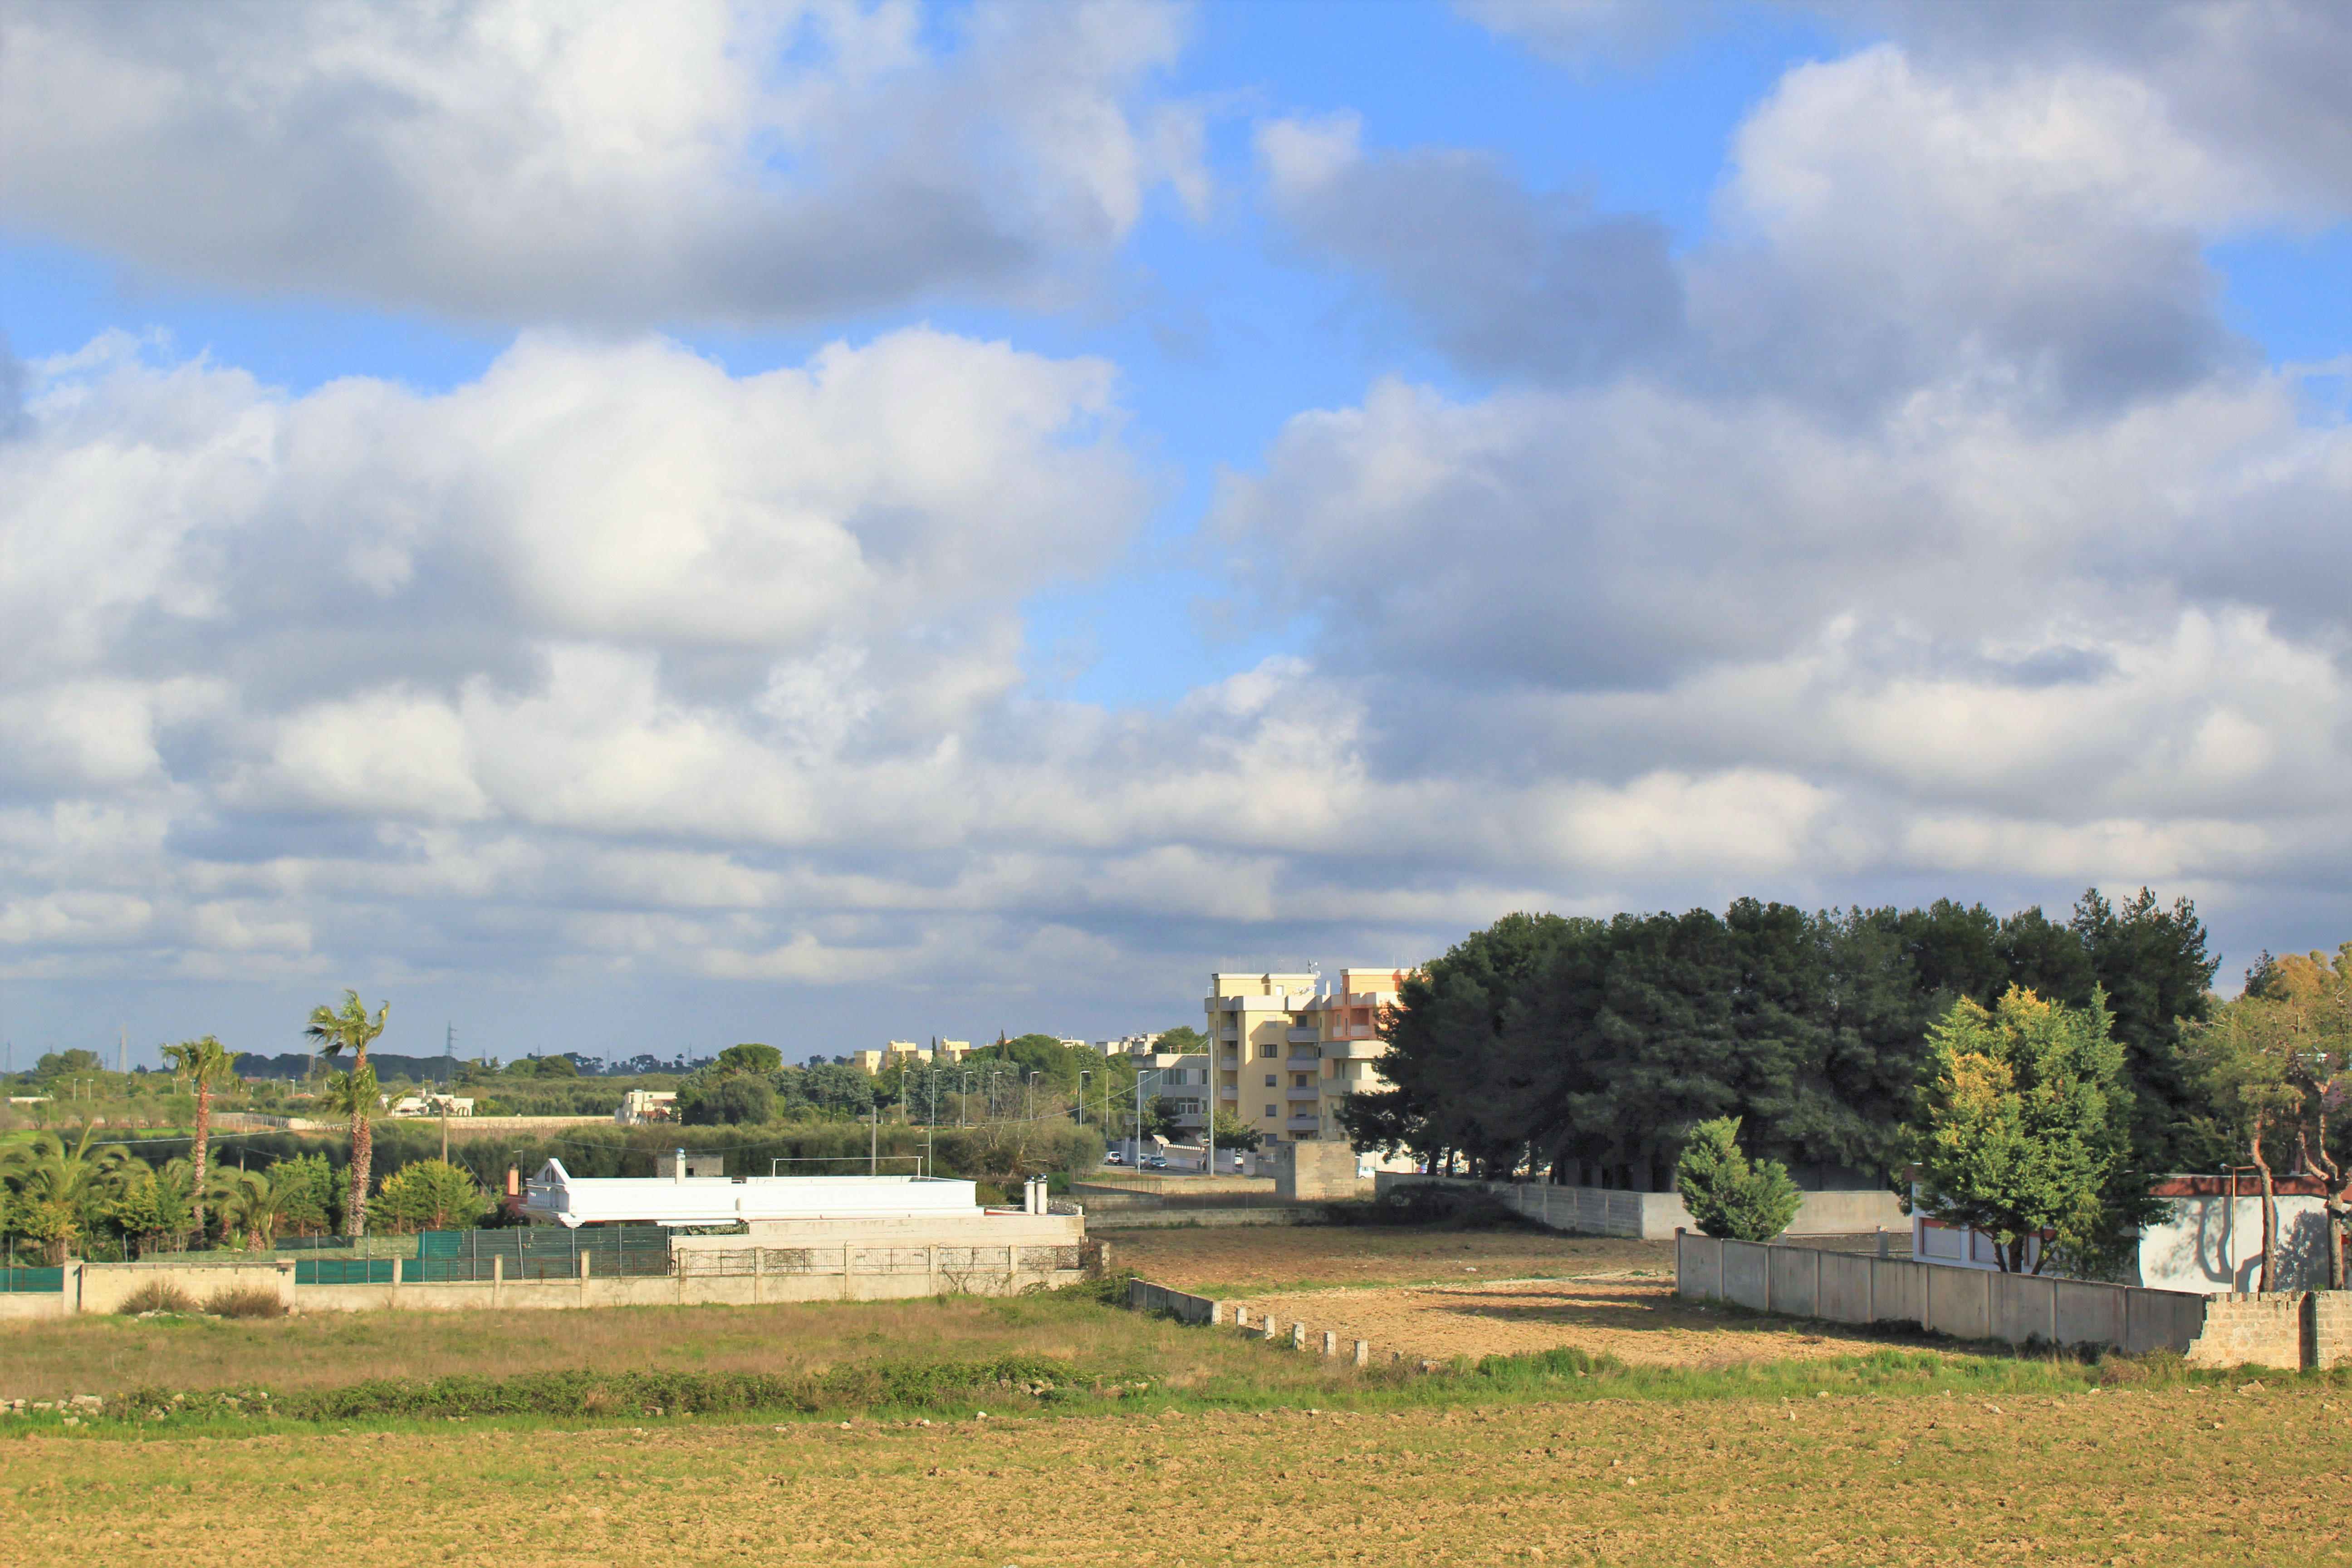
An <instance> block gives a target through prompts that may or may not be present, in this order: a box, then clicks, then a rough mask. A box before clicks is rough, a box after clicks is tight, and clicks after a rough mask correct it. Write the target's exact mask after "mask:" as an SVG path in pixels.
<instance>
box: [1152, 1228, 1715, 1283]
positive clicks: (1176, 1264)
mask: <svg viewBox="0 0 2352 1568" xmlns="http://www.w3.org/2000/svg"><path fill="white" fill-rule="evenodd" d="M1108 1239H1109V1241H1110V1245H1111V1263H1112V1266H1113V1267H1114V1268H1121V1269H1132V1270H1134V1271H1135V1272H1136V1273H1138V1274H1140V1275H1142V1276H1143V1277H1144V1278H1145V1279H1150V1280H1152V1281H1154V1282H1155V1283H1157V1284H1161V1285H1168V1286H1172V1287H1173V1288H1175V1289H1179V1290H1205V1291H1211V1292H1212V1293H1217V1294H1223V1293H1227V1292H1231V1293H1236V1294H1238V1293H1241V1292H1244V1291H1251V1290H1256V1291H1276V1290H1282V1289H1297V1288H1299V1287H1314V1286H1326V1285H1422V1284H1428V1283H1431V1282H1433V1281H1435V1280H1440V1279H1471V1278H1474V1277H1475V1278H1482V1279H1528V1278H1536V1277H1550V1278H1556V1277H1560V1276H1566V1275H1576V1274H1605V1273H1617V1272H1622V1271H1626V1270H1633V1269H1646V1270H1651V1271H1654V1272H1656V1273H1659V1274H1663V1275H1666V1276H1669V1277H1670V1276H1672V1274H1673V1273H1674V1268H1675V1247H1674V1243H1672V1242H1670V1241H1626V1240H1620V1239H1618V1238H1616V1237H1579V1236H1562V1235H1559V1233H1557V1232H1552V1231H1535V1230H1519V1229H1517V1228H1513V1229H1508V1230H1472V1231H1448V1230H1427V1229H1421V1228H1406V1227H1403V1226H1234V1227H1231V1228H1228V1229H1216V1230H1211V1229H1201V1230H1183V1229H1171V1230H1132V1231H1129V1230H1122V1231H1115V1232H1111V1233H1109V1236H1108Z"/></svg>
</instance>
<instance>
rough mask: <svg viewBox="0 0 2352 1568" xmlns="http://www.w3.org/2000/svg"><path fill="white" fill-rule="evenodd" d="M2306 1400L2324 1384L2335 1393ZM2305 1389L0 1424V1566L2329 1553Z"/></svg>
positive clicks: (2322, 1401)
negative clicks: (475, 1424) (1203, 1411)
mask: <svg viewBox="0 0 2352 1568" xmlns="http://www.w3.org/2000/svg"><path fill="white" fill-rule="evenodd" d="M2331 1405H2333V1406H2334V1408H2330V1406H2331ZM2347 1408H2352V1398H2347V1394H2345V1392H2344V1391H2343V1390H2341V1389H2329V1388H2326V1387H2321V1386H2316V1385H2312V1384H2303V1385H2298V1386H2294V1387H2292V1388H2281V1389H2276V1390H2273V1391H2268V1392H2264V1391H2261V1390H2259V1389H2257V1390H2256V1391H2255V1392H2252V1393H2250V1394H2232V1393H2231V1392H2229V1391H2228V1390H2227V1389H2220V1390H2207V1389H2194V1388H2175V1389H2170V1390H2168V1391H2165V1392H2160V1393H2146V1392H2140V1391H2136V1390H2120V1391H2118V1390H2109V1391H2107V1392H2105V1393H2101V1394H2071V1395H2065V1396H2037V1397H2032V1398H2023V1399H2011V1400H2010V1401H2009V1402H2008V1403H2007V1404H2006V1405H1995V1404H1993V1403H1991V1402H1989V1401H1981V1400H1970V1399H1967V1398H1944V1397H1934V1396H1925V1397H1895V1396H1885V1395H1869V1396H1859V1397H1840V1398H1834V1399H1820V1400H1813V1399H1806V1400H1801V1401H1796V1402H1788V1401H1781V1400H1777V1399H1776V1400H1764V1399H1721V1398H1718V1399H1705V1400H1696V1401H1691V1402H1688V1403H1684V1404H1661V1403H1657V1402H1646V1401H1645V1402H1641V1403H1631V1402H1619V1401H1593V1402H1585V1403H1570V1404H1527V1405H1510V1406H1502V1407H1495V1408H1489V1409H1476V1408H1470V1407H1455V1408H1453V1409H1441V1410H1429V1409H1422V1410H1412V1411H1406V1412H1402V1413H1397V1414H1372V1413H1368V1412H1358V1413H1343V1414H1332V1413H1325V1414H1320V1415H1310V1414H1308V1413H1307V1412H1305V1411H1301V1410H1290V1411H1284V1412H1276V1413H1274V1414H1271V1415H1243V1414H1235V1413H1221V1414H1210V1415H1181V1416H1176V1415H1163V1416H1156V1417H1154V1416H1139V1415H1129V1416H1123V1417H1121V1416H1110V1417H1099V1416H1096V1417H1082V1418H1066V1419H1062V1420H1052V1419H1044V1418H1034V1417H1031V1418H1024V1419H1020V1420H1004V1419H997V1420H988V1421H958V1422H942V1423H940V1425H937V1426H906V1425H899V1426H875V1425H872V1424H870V1423H866V1422H862V1421H861V1422H858V1423H856V1424H855V1425H854V1426H848V1427H846V1428H845V1427H841V1426H790V1427H785V1428H782V1429H777V1428H772V1427H770V1426H719V1425H716V1424H710V1425H706V1424H703V1423H701V1422H694V1423H688V1424H678V1425H671V1426H657V1427H654V1428H651V1429H648V1430H646V1431H645V1432H642V1433H639V1432H632V1431H629V1430H627V1429H625V1428H624V1429H612V1428H607V1429H602V1430H593V1431H581V1432H552V1431H511V1430H508V1431H501V1430H476V1431H467V1432H464V1433H462V1434H460V1433H457V1432H455V1431H453V1432H452V1433H451V1434H450V1435H448V1436H441V1435H438V1434H428V1435H413V1434H382V1435H374V1436H368V1435H358V1436H352V1437H348V1438H344V1439H342V1440H341V1441H336V1440H334V1439H332V1438H324V1437H322V1438H315V1439H314V1438H301V1439H297V1438H292V1437H285V1436H276V1437H255V1438H231V1439H223V1438H211V1439H200V1440H184V1439H183V1440H171V1439H150V1440H147V1441H127V1440H118V1439H97V1438H80V1439H76V1438H68V1437H37V1438H35V1437H23V1438H15V1439H9V1440H6V1441H5V1442H0V1509H5V1517H6V1519H7V1524H6V1526H5V1529H0V1562H5V1563H10V1564H15V1563H28V1564H29V1563H43V1564H47V1563H103V1564H106V1565H108V1568H184V1564H187V1563H287V1562H311V1561H317V1562H321V1563H335V1564H337V1565H338V1568H414V1565H415V1564H420V1563H448V1564H464V1565H477V1564H478V1565H480V1568H591V1565H596V1568H603V1565H614V1568H641V1565H643V1564H648V1563H658V1564H661V1565H663V1568H701V1565H703V1564H721V1563H725V1564H737V1563H750V1564H762V1565H769V1564H772V1565H778V1568H783V1565H796V1564H823V1565H824V1568H866V1565H877V1568H879V1565H891V1568H898V1565H902V1564H932V1563H942V1564H944V1563H955V1564H963V1565H972V1564H978V1565H981V1568H999V1565H1002V1564H1018V1565H1020V1568H1043V1565H1046V1564H1065V1563H1068V1564H1081V1563H1082V1564H1089V1565H1092V1564H1100V1563H1151V1564H1154V1565H1155V1568H1161V1565H1166V1568H1176V1565H1182V1564H1227V1563H1232V1564H1248V1565H1259V1564H1263V1565H1267V1568H1281V1565H1286V1564H1293V1563H1376V1564H1381V1565H1384V1568H1385V1565H1390V1564H1486V1563H1579V1564H1587V1563H1611V1564H1618V1565H1627V1564H1637V1563H1736V1564H1741V1565H1743V1568H1748V1565H1760V1564H1769V1563H1811V1564H1832V1565H1836V1564H1946V1563H2039V1564H2047V1563H2121V1564H2134V1565H2140V1564H2159V1563H2161V1564H2195V1565H2197V1568H2238V1565H2248V1564H2257V1563H2279V1564H2284V1563H2342V1562H2345V1561H2347V1555H2352V1535H2347V1513H2346V1510H2345V1506H2344V1505H2345V1500H2346V1497H2347V1493H2346V1489H2345V1479H2344V1473H2343V1458H2344V1456H2345V1454H2346V1453H2347V1452H2352V1418H2347Z"/></svg>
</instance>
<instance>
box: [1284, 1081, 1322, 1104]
mask: <svg viewBox="0 0 2352 1568" xmlns="http://www.w3.org/2000/svg"><path fill="white" fill-rule="evenodd" d="M1282 1098H1283V1099H1285V1100H1320V1099H1322V1098H1323V1090H1322V1089H1321V1088H1320V1087H1319V1086H1318V1085H1316V1084H1311V1083H1310V1084H1308V1085H1307V1087H1306V1088H1304V1089H1301V1088H1299V1087H1298V1086H1297V1084H1293V1085H1291V1086H1290V1087H1289V1088H1288V1089H1284V1090H1283V1091H1282Z"/></svg>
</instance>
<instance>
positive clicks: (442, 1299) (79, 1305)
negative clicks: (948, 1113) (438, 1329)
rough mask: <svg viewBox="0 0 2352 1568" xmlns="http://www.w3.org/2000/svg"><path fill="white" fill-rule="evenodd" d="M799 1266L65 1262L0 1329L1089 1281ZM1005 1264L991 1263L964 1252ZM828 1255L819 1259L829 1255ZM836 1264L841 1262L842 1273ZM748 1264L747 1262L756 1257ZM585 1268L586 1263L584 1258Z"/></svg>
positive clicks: (860, 1256)
mask: <svg viewBox="0 0 2352 1568" xmlns="http://www.w3.org/2000/svg"><path fill="white" fill-rule="evenodd" d="M802 1250H803V1252H805V1253H807V1254H810V1255H812V1256H809V1257H808V1258H807V1259H806V1265H805V1267H801V1268H793V1269H790V1270H782V1271H762V1270H761V1268H759V1266H758V1265H757V1264H753V1265H752V1266H751V1267H750V1268H747V1269H746V1270H744V1271H741V1272H730V1273H716V1272H714V1273H695V1272H677V1273H672V1274H653V1275H614V1276H598V1275H596V1274H595V1273H594V1272H593V1268H583V1269H582V1271H581V1273H580V1276H579V1278H577V1279H506V1278H504V1273H505V1270H504V1268H503V1265H504V1262H505V1260H504V1259H503V1258H501V1259H499V1265H500V1267H499V1271H498V1277H496V1278H492V1279H453V1280H446V1281H436V1282H433V1283H429V1284H425V1283H418V1282H416V1281H414V1280H407V1281H403V1282H400V1283H384V1284H375V1285H300V1286H298V1285H296V1284H295V1282H294V1265H293V1262H292V1261H291V1260H290V1259H289V1260H280V1261H277V1262H270V1263H261V1264H248V1263H228V1264H204V1263H185V1262H178V1261H174V1262H171V1263H162V1264H153V1263H69V1264H68V1265H67V1266H66V1282H65V1289H64V1290H62V1291H60V1292H57V1293H54V1294H46V1295H24V1296H0V1321H8V1320H21V1319H26V1318H63V1317H71V1316H74V1315H76V1314H78V1313H85V1312H113V1311H117V1310H120V1309H121V1305H122V1303H123V1302H124V1301H125V1300H128V1299H129V1298H130V1297H131V1294H132V1292H134V1291H136V1290H138V1289H140V1288H141V1287H142V1286H143V1285H146V1284H149V1283H153V1282H161V1283H164V1284H168V1285H173V1286H176V1287H178V1288H179V1289H182V1290H184V1291H185V1292H186V1293H187V1294H188V1295H189V1296H190V1297H191V1298H193V1299H194V1301H195V1303H196V1304H197V1306H198V1307H202V1306H203V1304H204V1302H205V1300H206V1299H207V1298H208V1297H210V1296H212V1295H213V1294H214V1293H215V1291H219V1290H222V1289H250V1288H255V1287H258V1288H260V1289H267V1290H269V1291H271V1292H273V1293H274V1294H275V1295H276V1296H277V1297H278V1300H280V1301H282V1302H283V1303H285V1305H286V1308H287V1310H289V1311H296V1312H370V1311H481V1310H521V1309H540V1308H550V1309H552V1308H573V1307H665V1306H690V1305H727V1306H764V1305H769V1304H772V1303H783V1302H792V1301H891V1300H912V1299H916V1298H920V1297H924V1296H935V1295H940V1294H949V1295H968V1296H1017V1295H1019V1294H1020V1293H1021V1292H1023V1291H1024V1290H1026V1289H1030V1288H1032V1287H1033V1286H1034V1287H1042V1288H1044V1289H1058V1288H1060V1287H1062V1286H1065V1285H1076V1284H1078V1283H1079V1282H1081V1281H1083V1280H1084V1279H1086V1278H1087V1270H1086V1269H1085V1268H1057V1267H1056V1268H1046V1267H1040V1266H1038V1265H1037V1263H1036V1262H1035V1261H1034V1260H1033V1258H1032V1257H1031V1256H1030V1255H1032V1254H1034V1253H1043V1252H1047V1251H1055V1252H1066V1251H1068V1250H1070V1249H1067V1248H1032V1247H961V1248H950V1247H901V1248H877V1247H857V1246H850V1247H826V1248H805V1249H802ZM998 1252H1001V1253H1003V1255H1004V1258H1003V1263H1002V1264H999V1263H998V1262H997V1261H996V1260H995V1259H994V1258H988V1257H981V1258H975V1257H972V1256H971V1255H972V1254H992V1253H998ZM828 1253H829V1254H830V1256H829V1257H828V1256H826V1254H828ZM845 1254H846V1264H845ZM752 1256H754V1257H756V1256H757V1254H756V1253H754V1254H753V1255H752ZM582 1261H583V1263H585V1262H586V1261H587V1260H586V1259H584V1258H583V1260H582Z"/></svg>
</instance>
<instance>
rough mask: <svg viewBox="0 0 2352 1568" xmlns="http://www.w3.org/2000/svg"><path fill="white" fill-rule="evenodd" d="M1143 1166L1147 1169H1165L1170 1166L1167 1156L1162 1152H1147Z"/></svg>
mask: <svg viewBox="0 0 2352 1568" xmlns="http://www.w3.org/2000/svg"><path fill="white" fill-rule="evenodd" d="M1143 1168H1144V1169H1145V1170H1147V1171H1164V1170H1166V1169H1167V1168H1168V1161H1167V1158H1166V1157H1165V1156H1164V1155H1160V1154H1146V1155H1145V1156H1144V1157H1143Z"/></svg>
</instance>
